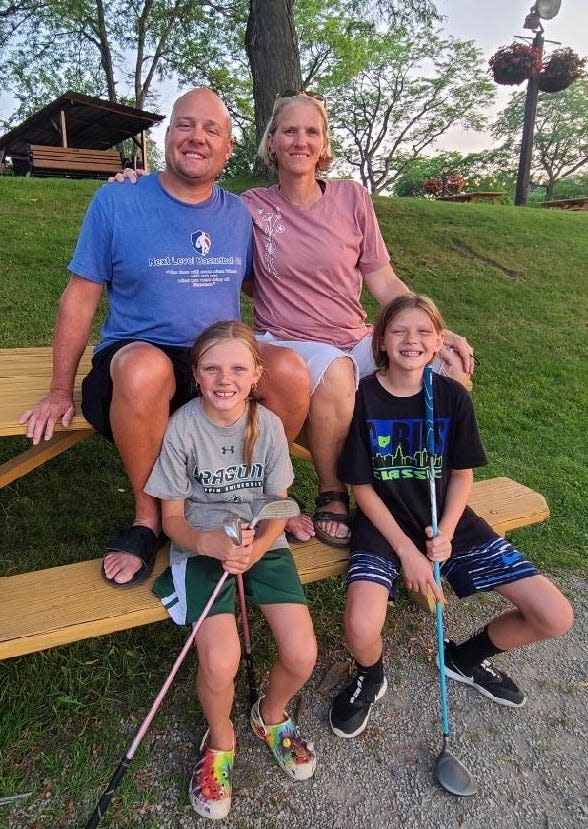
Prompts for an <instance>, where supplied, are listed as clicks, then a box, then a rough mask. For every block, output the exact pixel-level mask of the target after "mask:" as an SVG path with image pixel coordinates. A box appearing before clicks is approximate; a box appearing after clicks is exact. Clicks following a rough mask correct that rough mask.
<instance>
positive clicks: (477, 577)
mask: <svg viewBox="0 0 588 829" xmlns="http://www.w3.org/2000/svg"><path fill="white" fill-rule="evenodd" d="M400 572H401V566H400V562H399V561H398V559H397V558H394V559H389V558H384V557H382V556H378V555H375V554H374V553H368V552H365V551H364V550H356V551H355V552H353V553H351V556H350V557H349V569H348V571H347V586H349V585H350V584H352V583H353V582H354V581H371V582H375V583H376V584H381V585H382V587H385V588H386V589H387V590H388V593H389V595H390V598H391V599H395V598H396V586H395V581H396V579H397V578H398V576H399V574H400ZM538 573H539V571H538V570H537V568H536V567H535V566H534V565H533V564H532V563H531V562H530V561H529V560H528V559H527V558H525V556H524V555H523V554H522V553H521V552H520V551H519V550H517V549H516V548H515V547H513V545H512V544H511V543H510V541H506V539H504V538H493V539H490V540H489V541H486V542H484V544H478V545H476V546H475V547H471V548H470V549H469V550H466V551H465V552H463V553H460V554H459V555H456V556H452V557H451V558H449V559H448V560H447V561H444V562H443V564H442V565H441V575H442V576H444V577H445V578H446V579H447V581H448V582H449V584H450V585H451V587H452V589H453V591H454V592H455V593H456V595H457V596H459V598H460V599H463V598H465V596H472V595H473V594H474V593H481V592H483V591H488V590H494V589H495V588H496V587H500V585H502V584H510V583H511V582H513V581H519V579H526V578H528V577H529V576H536V575H538Z"/></svg>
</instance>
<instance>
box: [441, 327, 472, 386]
mask: <svg viewBox="0 0 588 829" xmlns="http://www.w3.org/2000/svg"><path fill="white" fill-rule="evenodd" d="M440 354H441V357H442V358H443V361H444V362H445V363H447V365H448V367H449V370H447V374H449V376H454V374H452V371H451V368H452V367H455V368H457V369H459V371H462V372H464V373H465V374H468V375H472V374H473V373H474V368H475V365H476V360H475V357H474V349H473V348H472V346H471V345H470V344H469V342H468V341H467V340H466V338H465V337H460V336H459V335H458V334H454V333H453V331H448V330H447V329H445V331H444V332H443V347H442V348H441V352H440ZM455 373H457V372H455Z"/></svg>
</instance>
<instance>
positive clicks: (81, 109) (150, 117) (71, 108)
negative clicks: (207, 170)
mask: <svg viewBox="0 0 588 829" xmlns="http://www.w3.org/2000/svg"><path fill="white" fill-rule="evenodd" d="M164 117H165V116H163V115H157V114H155V113H152V112H146V111H144V110H141V109H135V108H133V107H130V106H125V105H123V104H115V103H112V102H111V101H104V100H102V99H100V98H91V97H89V96H88V95H81V94H79V93H77V92H66V93H65V94H63V95H61V96H60V97H59V98H56V99H55V100H54V101H52V102H51V103H50V104H48V105H47V106H46V107H43V109H40V110H39V111H38V112H36V113H35V114H34V115H32V116H31V117H30V118H27V119H26V121H23V123H22V124H20V125H19V126H17V127H14V128H13V129H12V130H10V131H9V132H7V133H6V134H5V135H3V136H1V137H0V163H2V162H4V161H5V159H6V158H7V157H10V158H11V159H12V165H13V169H14V173H15V175H56V176H59V175H61V176H84V177H86V176H97V177H101V176H104V175H109V174H110V173H111V172H113V171H115V170H116V169H122V167H124V166H129V165H130V164H132V165H133V166H135V167H146V164H147V130H148V129H150V128H151V127H153V126H154V125H155V124H158V123H159V122H160V121H162V120H163V118H164ZM127 139H131V140H132V142H133V147H134V149H135V152H133V153H132V154H131V155H132V159H131V158H125V157H124V153H123V152H121V150H120V149H118V148H120V146H121V145H122V142H123V141H125V140H127ZM113 147H114V148H117V149H115V150H114V151H113V150H112V148H113Z"/></svg>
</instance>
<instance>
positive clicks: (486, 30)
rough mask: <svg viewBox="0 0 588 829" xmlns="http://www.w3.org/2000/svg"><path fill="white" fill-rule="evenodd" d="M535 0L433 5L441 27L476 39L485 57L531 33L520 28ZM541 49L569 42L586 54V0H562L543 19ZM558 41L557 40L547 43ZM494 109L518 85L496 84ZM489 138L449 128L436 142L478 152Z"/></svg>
mask: <svg viewBox="0 0 588 829" xmlns="http://www.w3.org/2000/svg"><path fill="white" fill-rule="evenodd" d="M533 5H534V0H436V6H437V8H438V10H439V11H440V12H441V14H443V15H445V17H446V21H445V23H444V30H445V32H446V33H447V34H451V35H453V36H454V37H459V38H461V39H463V40H473V41H475V43H476V45H477V46H478V48H479V49H480V50H481V51H482V52H483V54H484V58H485V59H486V61H487V60H488V58H490V57H491V55H493V54H494V52H495V51H496V50H497V49H498V48H499V47H500V46H508V44H509V43H512V41H513V40H514V38H515V36H517V37H528V36H530V37H533V32H531V31H530V30H528V29H523V23H524V20H525V17H526V15H527V14H528V12H529V10H530V8H531V7H532V6H533ZM543 28H544V30H545V31H544V33H543V37H544V38H545V46H544V52H545V54H548V53H549V52H550V51H551V50H552V49H556V48H558V47H559V45H560V44H561V46H570V47H571V48H572V49H573V50H574V51H575V52H577V53H578V54H579V55H581V56H582V57H588V0H562V3H561V8H560V10H559V13H558V14H557V16H556V17H553V18H552V19H551V20H544V21H543ZM550 40H553V41H558V43H557V44H553V43H549V41H550ZM497 89H498V94H497V97H496V104H495V109H496V111H499V110H500V109H502V108H503V107H504V106H505V105H506V103H507V101H508V99H509V97H510V95H511V93H512V91H513V90H518V89H521V90H524V89H525V84H522V85H521V86H520V87H516V86H515V87H513V86H498V87H497ZM491 146H492V139H491V137H490V135H489V134H488V133H472V132H468V133H466V132H464V131H463V130H457V129H454V130H449V131H448V132H447V133H446V134H445V135H444V136H443V137H442V138H441V139H440V140H439V141H438V142H437V143H436V144H435V149H438V150H441V149H443V150H457V151H459V152H463V153H465V152H478V151H480V150H485V149H489V148H490V147H491Z"/></svg>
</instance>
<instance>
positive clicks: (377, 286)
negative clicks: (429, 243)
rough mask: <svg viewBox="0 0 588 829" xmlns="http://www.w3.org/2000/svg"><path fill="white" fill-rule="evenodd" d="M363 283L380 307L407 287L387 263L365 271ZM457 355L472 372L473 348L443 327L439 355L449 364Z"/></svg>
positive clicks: (468, 371)
mask: <svg viewBox="0 0 588 829" xmlns="http://www.w3.org/2000/svg"><path fill="white" fill-rule="evenodd" d="M363 281H364V284H365V286H366V288H367V289H368V291H369V292H370V294H371V295H372V296H373V298H374V299H375V300H376V302H378V304H379V305H380V306H381V307H384V305H387V304H388V303H389V302H391V301H392V300H393V299H395V298H396V297H397V296H400V295H401V294H406V293H407V292H408V288H407V287H406V285H405V284H404V282H403V281H402V280H401V279H400V278H399V277H397V276H396V274H395V273H394V270H393V269H392V265H390V264H389V263H388V264H386V265H383V266H382V267H381V268H378V270H377V271H372V273H367V274H365V275H364V277H363ZM456 354H457V355H458V356H459V358H460V360H461V362H462V365H463V371H464V372H465V373H466V374H473V373H474V350H473V348H472V347H471V345H470V344H469V343H468V341H467V340H466V338H465V337H460V336H459V335H458V334H454V333H453V331H449V330H448V329H445V332H444V335H443V348H442V349H441V356H442V357H443V359H444V360H445V362H446V363H448V364H449V365H450V366H452V365H454V363H455V355H456Z"/></svg>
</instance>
